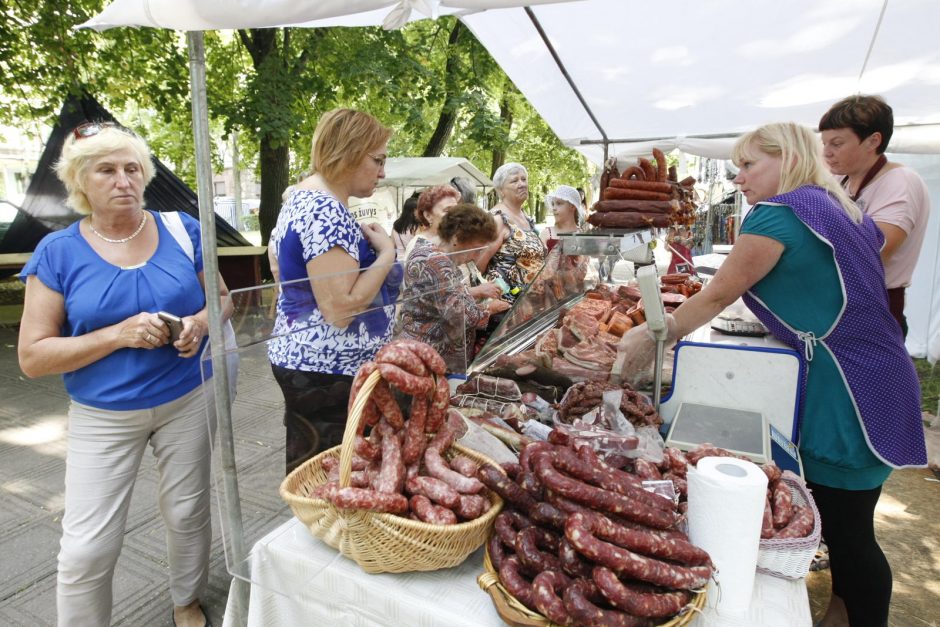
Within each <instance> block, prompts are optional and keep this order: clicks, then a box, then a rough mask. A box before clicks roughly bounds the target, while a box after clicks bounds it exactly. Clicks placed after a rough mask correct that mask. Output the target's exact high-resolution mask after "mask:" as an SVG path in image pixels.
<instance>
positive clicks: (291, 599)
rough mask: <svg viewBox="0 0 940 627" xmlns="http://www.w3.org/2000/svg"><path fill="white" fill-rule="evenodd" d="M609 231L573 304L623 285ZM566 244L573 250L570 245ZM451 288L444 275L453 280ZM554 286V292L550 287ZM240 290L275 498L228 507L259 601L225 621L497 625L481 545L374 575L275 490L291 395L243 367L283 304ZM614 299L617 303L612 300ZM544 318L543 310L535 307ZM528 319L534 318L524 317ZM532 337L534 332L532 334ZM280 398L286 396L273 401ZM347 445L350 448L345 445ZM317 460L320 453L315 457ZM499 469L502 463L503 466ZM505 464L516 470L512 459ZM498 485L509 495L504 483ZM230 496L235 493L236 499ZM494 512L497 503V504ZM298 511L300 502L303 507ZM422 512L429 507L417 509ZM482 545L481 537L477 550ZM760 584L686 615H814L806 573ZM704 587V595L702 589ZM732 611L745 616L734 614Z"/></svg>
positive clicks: (258, 355)
mask: <svg viewBox="0 0 940 627" xmlns="http://www.w3.org/2000/svg"><path fill="white" fill-rule="evenodd" d="M601 237H602V238H606V239H605V240H604V243H603V244H602V246H603V248H601V249H600V257H601V258H600V259H598V262H597V263H592V260H591V259H590V258H588V259H586V261H587V263H586V264H584V263H582V262H583V261H585V259H584V257H585V255H583V254H579V255H577V256H579V257H581V258H582V259H581V260H579V261H578V263H576V264H571V265H570V270H571V272H573V273H574V274H569V275H568V276H567V278H564V277H563V278H561V279H559V280H560V281H561V286H567V288H572V289H570V292H568V293H567V294H568V295H569V296H570V297H571V300H570V301H569V302H568V304H570V305H571V306H572V307H577V306H578V305H579V304H580V303H584V304H583V305H581V309H584V310H586V311H593V308H596V307H598V306H600V305H598V303H597V302H593V303H592V302H591V301H596V300H597V299H596V297H597V296H598V295H603V294H608V295H613V294H614V292H612V291H611V288H610V287H609V283H607V282H605V281H606V279H608V278H609V275H610V273H611V269H612V266H613V262H614V261H619V260H620V259H621V258H622V255H621V251H620V246H619V243H617V242H616V241H614V242H613V243H612V242H611V241H609V240H610V238H609V236H601ZM589 241H590V240H583V239H582V240H580V241H578V242H577V245H578V246H579V247H582V246H584V245H585V242H589ZM595 242H596V240H595ZM591 245H594V244H591ZM561 248H562V249H564V244H563V245H562V246H561ZM611 251H613V252H611ZM579 252H583V250H579ZM588 257H589V256H588ZM557 267H560V266H556V268H557ZM556 276H557V273H556ZM572 277H580V279H579V280H582V281H583V280H584V279H585V278H587V277H590V281H589V285H588V287H589V288H590V289H591V290H595V291H596V293H595V294H594V297H589V295H588V294H587V293H586V291H584V289H585V287H584V285H585V284H584V283H581V284H577V283H576V282H572V281H571V278H572ZM307 286H309V282H307V281H302V282H300V283H299V284H298V285H297V286H295V287H297V288H300V289H308V288H307ZM281 287H282V288H283V287H284V286H281ZM451 287H452V286H444V289H445V290H446V289H450V288H451ZM542 287H543V289H542V291H541V294H540V297H541V298H542V299H543V302H548V301H549V299H553V298H555V297H556V292H555V287H559V284H555V287H552V285H551V284H549V283H546V284H543V286H542ZM549 292H551V296H549V295H548V293H549ZM533 293H538V292H537V291H536V292H533ZM624 294H625V296H629V295H630V294H631V292H630V291H629V290H627V291H626V292H625V293H624ZM235 296H236V300H237V301H239V302H241V303H242V310H241V314H240V315H238V312H237V315H236V320H235V327H236V329H237V330H238V331H239V334H238V335H239V348H238V349H237V350H236V351H234V352H237V353H238V354H239V355H240V356H241V357H242V360H241V367H240V371H242V372H241V373H240V376H239V377H238V379H237V380H238V390H239V391H238V393H237V394H236V398H235V408H234V409H233V416H234V417H235V419H236V420H241V419H244V418H247V419H248V420H249V424H250V425H251V426H250V427H249V428H248V429H247V430H239V429H238V428H236V430H235V439H236V464H235V469H237V472H238V473H239V474H240V475H241V477H242V480H243V481H247V482H252V483H254V484H258V485H260V486H262V488H263V493H265V494H268V493H269V495H270V497H272V498H271V499H270V500H265V502H264V503H261V502H260V501H258V500H257V499H247V500H245V501H243V502H239V503H238V507H236V508H234V509H231V508H230V509H225V508H223V509H224V511H223V512H222V516H221V517H222V519H223V520H222V528H223V536H224V541H225V546H226V560H227V566H228V569H229V572H230V573H231V574H232V575H233V577H234V580H233V591H234V590H235V589H236V588H237V587H238V585H237V584H238V583H242V582H245V583H250V586H251V590H250V600H249V604H248V609H247V612H245V613H240V612H239V611H238V609H237V608H238V606H239V603H238V602H237V599H238V598H239V597H238V595H237V594H234V593H233V594H232V595H231V596H230V601H231V605H232V606H231V607H229V608H227V612H226V623H227V624H233V625H235V624H246V623H247V624H251V625H281V624H283V625H293V624H305V623H308V622H311V620H310V618H311V617H314V621H313V622H317V621H316V619H317V618H322V619H323V620H322V621H320V622H324V623H329V624H370V625H371V624H389V625H401V624H427V625H432V624H442V625H443V624H447V625H460V624H474V625H490V624H492V625H498V624H499V623H500V622H501V619H500V615H499V614H498V613H497V611H496V610H495V609H494V606H493V604H492V601H491V600H490V599H489V597H488V596H487V594H485V593H484V592H483V591H482V590H480V588H479V585H478V580H477V578H478V576H479V575H481V573H483V571H484V564H483V557H482V552H481V550H477V551H475V552H471V553H470V555H469V557H467V559H466V560H464V561H458V562H450V563H452V564H457V565H456V566H453V567H450V568H442V569H438V570H432V571H429V572H425V573H414V572H398V571H396V574H389V573H388V572H381V573H380V574H368V573H367V572H365V570H364V566H362V564H361V562H360V563H357V562H358V559H356V558H355V556H351V557H353V559H349V558H347V557H346V555H349V554H348V553H346V551H345V549H344V548H343V547H342V546H340V547H339V551H337V550H336V549H333V548H331V547H330V544H333V543H332V542H329V540H328V539H326V538H324V540H320V539H317V538H315V537H314V535H317V536H318V537H320V534H312V533H311V529H310V528H308V526H309V525H310V524H313V523H311V522H310V521H307V520H304V521H303V522H301V521H300V520H297V519H295V518H292V517H290V513H289V512H288V511H287V510H286V507H285V506H284V505H283V502H280V501H279V499H278V498H277V496H276V494H277V491H278V488H279V487H280V488H281V489H282V494H283V486H284V485H286V484H287V483H289V482H290V478H288V480H287V481H284V472H283V466H282V459H283V457H281V452H282V451H283V438H282V436H281V434H282V433H283V431H282V430H281V429H279V428H278V426H279V422H280V418H281V409H280V407H281V405H280V404H279V401H280V400H281V399H280V395H279V394H278V393H277V389H276V387H275V386H274V385H273V382H271V381H270V375H269V376H268V377H267V379H266V380H264V381H262V380H261V379H252V378H251V377H246V376H244V374H245V373H244V372H243V371H245V370H246V369H247V368H246V366H248V365H254V366H260V369H261V370H262V371H263V370H265V366H268V364H267V357H268V354H267V353H268V351H267V347H268V344H269V342H271V341H273V340H276V339H277V337H278V332H277V330H276V325H275V324H274V322H273V321H272V319H271V318H272V317H273V315H272V310H270V309H266V308H265V303H270V302H271V297H272V296H273V294H268V295H267V297H265V296H264V295H262V296H260V297H256V295H249V296H247V297H245V298H239V297H238V296H239V295H238V294H237V293H236V295H235ZM414 296H415V295H414V294H408V293H407V291H406V292H405V293H404V294H403V295H402V296H401V297H400V299H399V301H398V302H397V306H398V307H401V306H405V305H407V300H408V299H409V298H411V297H414ZM561 297H562V298H561V302H562V303H563V304H561V305H560V308H559V310H556V312H554V314H553V315H554V316H555V319H556V321H557V319H558V314H559V311H560V309H564V308H566V305H565V304H564V301H565V299H566V298H567V297H568V296H566V293H565V292H563V293H562V294H561ZM377 306H382V307H388V306H389V304H388V303H382V304H381V305H377ZM604 306H605V307H610V303H607V305H604ZM538 317H540V316H536V318H538ZM529 320H532V318H529ZM582 322H584V321H582ZM522 326H523V327H524V326H526V325H525V321H524V322H523V325H522ZM459 331H460V333H458V335H460V336H461V337H462V336H463V329H460V330H459ZM305 332H306V329H304V328H302V327H301V328H299V329H295V330H294V331H292V333H298V334H301V335H300V337H307V336H305V335H303V334H304V333H305ZM281 336H283V333H282V334H281ZM529 339H530V340H531V341H534V340H535V338H532V337H530V338H529ZM308 341H309V338H308ZM589 365H590V364H588V363H587V359H586V358H585V357H584V356H583V355H582V360H581V363H580V365H577V364H576V366H577V367H579V368H581V369H583V370H587V369H588V367H589ZM412 366H413V364H412ZM434 372H437V371H434ZM441 372H443V371H441ZM272 388H273V392H272ZM272 400H274V401H275V402H274V403H272V402H270V401H272ZM354 405H360V403H354ZM403 409H404V407H403ZM352 411H353V413H356V412H358V411H360V410H358V409H353V410H352ZM258 418H262V419H263V421H265V423H266V424H267V426H266V427H265V426H261V425H260V424H258V422H259V421H257V419H258ZM272 426H273V427H274V428H273V429H272V428H271V427H272ZM380 433H382V438H383V440H384V439H385V438H386V437H387V436H386V435H385V434H384V433H383V432H382V431H380ZM405 437H407V433H406V434H405ZM526 441H528V440H527V439H526V438H525V437H524V436H523V437H521V439H520V440H519V442H526ZM256 443H259V444H260V443H264V444H265V446H261V447H255V446H253V445H254V444H256ZM429 446H430V445H429ZM522 446H524V444H520V446H519V449H520V450H521V448H522ZM382 448H383V449H384V448H385V447H384V445H383V446H382ZM347 449H348V447H347V448H346V449H343V450H347ZM349 450H351V449H349ZM246 451H247V452H248V454H246ZM318 457H319V456H318ZM383 457H384V455H383ZM316 459H317V457H315V458H313V459H311V460H309V461H310V462H315V461H316ZM344 463H345V462H344ZM302 467H303V466H302ZM302 467H301V468H302ZM235 469H229V468H227V467H226V468H221V469H220V471H221V472H217V476H222V477H224V478H227V476H228V475H229V474H230V473H231V472H232V471H233V470H235ZM298 470H300V469H298ZM492 470H493V471H494V472H497V470H496V469H495V468H492ZM348 471H349V470H348V467H345V470H342V471H341V473H340V476H346V477H350V476H351V475H343V474H342V473H348ZM503 471H505V472H509V471H508V470H507V469H506V468H505V467H504V468H503ZM295 472H297V471H295ZM621 474H623V473H621ZM483 475H484V473H483V472H482V471H481V472H480V474H479V476H480V479H483ZM540 476H541V474H540ZM347 480H348V479H342V480H341V481H347ZM509 483H512V482H511V481H510V482H509ZM667 483H668V482H667ZM236 485H237V484H236ZM341 485H342V484H341ZM486 486H487V488H491V489H494V490H495V487H493V486H491V485H490V484H489V483H487V484H486ZM231 487H232V485H231V483H226V485H225V489H226V490H230V489H231ZM319 487H320V486H319V484H317V485H311V486H308V488H309V492H316V490H317V488H319ZM308 488H304V489H303V490H301V492H303V493H308ZM338 488H339V486H337V489H338ZM255 493H257V490H256V491H255ZM497 493H499V495H500V496H504V495H503V494H502V493H501V492H499V491H498V490H497ZM323 494H324V496H323V497H315V498H321V499H327V500H329V499H332V496H330V495H331V494H333V493H332V492H330V491H326V492H323ZM303 495H304V496H305V494H303ZM461 498H462V497H461ZM504 498H505V497H504ZM226 502H227V503H229V501H226ZM493 502H494V503H498V502H499V501H498V500H494V501H493ZM494 511H496V509H495V508H494ZM294 513H295V514H296V513H297V510H296V509H295V510H294ZM412 513H419V512H418V510H417V509H416V510H414V511H413V512H412ZM297 515H299V514H297ZM406 522H407V521H406ZM408 524H414V523H408ZM434 526H435V525H433V524H431V525H424V527H434ZM458 526H460V525H458ZM493 537H494V536H491V538H490V542H492V541H493ZM472 550H473V549H472V548H471V549H470V551H472ZM464 555H466V553H465V554H464ZM404 570H409V569H404ZM753 594H754V595H755V596H754V598H755V599H756V601H754V602H753V603H752V604H751V607H750V609H749V610H748V611H745V612H742V613H741V616H732V615H730V614H729V613H728V612H723V613H721V615H719V613H718V612H717V611H716V610H715V609H714V607H713V603H707V604H706V605H705V607H704V609H703V610H701V611H702V614H701V615H698V614H694V615H693V614H688V615H686V616H685V617H684V619H683V620H682V621H681V624H698V625H712V624H716V625H717V624H757V625H777V624H779V625H802V624H808V623H809V607H808V603H807V600H806V589H805V586H804V585H803V582H802V581H801V580H799V579H795V580H787V579H778V578H775V577H770V576H767V575H762V574H761V575H758V576H757V577H756V580H755V586H754V588H753ZM709 597H714V598H713V599H712V601H715V600H717V598H718V595H717V594H711V593H710V594H709ZM699 598H702V599H704V597H702V596H701V595H699ZM732 619H734V620H737V621H738V622H728V621H729V620H732ZM676 624H680V623H676Z"/></svg>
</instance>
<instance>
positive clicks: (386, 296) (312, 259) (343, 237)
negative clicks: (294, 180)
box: [268, 109, 401, 472]
mask: <svg viewBox="0 0 940 627" xmlns="http://www.w3.org/2000/svg"><path fill="white" fill-rule="evenodd" d="M390 135H391V131H390V130H389V129H387V128H385V127H384V126H382V124H380V123H379V121H378V120H376V119H375V118H373V117H372V116H371V115H368V114H366V113H362V112H359V111H354V110H351V109H334V110H333V111H330V112H328V113H326V114H325V115H324V116H323V117H322V118H321V119H320V122H319V123H318V124H317V128H316V130H315V131H314V133H313V149H312V152H311V155H310V166H311V170H312V172H313V174H312V175H311V176H310V177H308V178H306V179H304V180H303V181H301V182H300V183H298V184H297V185H296V186H295V189H294V191H293V192H292V193H291V195H290V196H289V197H288V198H287V201H286V202H285V203H284V205H283V207H282V208H281V213H280V215H279V216H278V220H277V224H276V225H275V227H274V230H273V231H272V232H271V240H270V242H269V246H270V247H271V248H273V249H274V256H275V257H276V259H277V265H278V270H279V272H280V278H281V283H282V285H281V287H282V289H281V294H280V296H279V297H278V302H277V319H276V320H275V323H274V333H273V334H274V335H275V338H274V339H273V340H271V342H270V343H269V345H268V358H269V359H270V361H271V368H272V370H273V371H274V378H275V379H276V380H277V382H278V385H280V387H281V391H282V392H283V393H284V402H285V408H284V424H285V427H286V428H287V453H286V455H287V472H290V471H291V470H293V469H294V468H296V467H297V466H299V465H300V464H301V463H302V462H304V461H305V460H307V459H309V458H310V457H312V456H313V455H314V454H316V453H318V452H320V451H322V450H325V449H327V448H330V447H332V446H335V445H337V444H339V443H340V442H342V439H343V430H344V429H345V424H346V407H347V402H348V400H349V390H350V386H351V383H352V378H353V375H354V374H355V373H356V370H358V368H359V366H360V365H362V363H363V362H365V361H368V360H369V359H372V357H373V356H374V355H375V353H376V351H378V349H379V348H381V347H382V346H383V345H384V344H385V343H386V342H388V340H389V338H390V337H391V332H392V324H393V316H394V313H395V307H394V303H395V298H396V297H397V294H398V283H399V282H400V278H399V277H400V276H401V271H400V269H399V268H397V267H395V266H394V265H393V264H394V261H395V245H394V243H393V242H392V240H391V238H390V237H389V236H388V234H387V233H386V232H385V230H384V229H382V227H381V226H379V225H377V224H364V225H359V224H358V223H357V222H356V220H355V218H353V216H352V214H351V213H350V212H349V210H348V209H347V206H348V205H349V197H350V196H356V197H358V198H366V197H368V196H371V195H372V192H373V191H374V190H375V186H376V184H377V183H378V182H379V180H380V179H383V178H385V160H386V158H387V152H388V139H389V136H390ZM393 268H394V271H393ZM360 312H364V313H360Z"/></svg>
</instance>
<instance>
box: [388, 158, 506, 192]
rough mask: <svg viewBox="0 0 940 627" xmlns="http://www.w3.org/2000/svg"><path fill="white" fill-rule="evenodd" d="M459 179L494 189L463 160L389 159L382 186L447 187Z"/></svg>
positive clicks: (477, 171) (487, 179)
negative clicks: (445, 185)
mask: <svg viewBox="0 0 940 627" xmlns="http://www.w3.org/2000/svg"><path fill="white" fill-rule="evenodd" d="M456 176H460V177H463V178H465V179H467V180H468V181H470V183H471V184H473V186H474V187H493V181H491V180H490V177H488V176H487V175H485V174H484V173H483V172H481V171H480V170H479V169H478V168H477V167H476V166H475V165H473V164H472V163H470V162H469V161H467V160H466V159H464V158H462V157H390V158H389V159H388V161H386V162H385V178H384V179H382V181H380V182H379V186H383V185H392V186H394V187H419V186H420V187H423V186H427V185H444V184H445V183H450V181H451V179H453V178H454V177H456Z"/></svg>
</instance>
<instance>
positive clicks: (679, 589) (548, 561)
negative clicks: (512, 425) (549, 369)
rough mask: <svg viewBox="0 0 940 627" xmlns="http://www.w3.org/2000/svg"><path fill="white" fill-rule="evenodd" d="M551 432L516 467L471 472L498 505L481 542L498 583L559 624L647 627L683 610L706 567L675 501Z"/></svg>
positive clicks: (525, 450) (530, 447) (707, 572)
mask: <svg viewBox="0 0 940 627" xmlns="http://www.w3.org/2000/svg"><path fill="white" fill-rule="evenodd" d="M556 433H557V432H555V431H553V432H552V434H553V436H552V437H551V438H550V440H552V441H548V442H533V443H531V444H529V445H527V446H526V447H525V448H523V449H522V451H521V454H520V456H519V463H518V464H503V465H502V467H501V468H496V467H493V466H488V465H484V466H482V467H481V468H480V471H479V475H478V477H479V479H480V480H481V481H482V482H483V483H484V485H486V486H487V487H488V488H490V489H491V490H493V491H494V492H496V493H497V494H499V495H501V496H502V497H503V499H504V500H505V502H506V509H504V511H502V512H501V513H500V514H499V515H498V516H497V517H496V520H495V522H494V533H493V535H492V536H491V537H490V539H489V542H488V544H487V551H488V554H489V556H490V560H491V561H492V563H493V566H494V568H495V569H496V570H497V572H498V575H499V579H500V582H501V583H502V584H503V586H504V587H505V588H506V590H507V591H508V592H509V593H510V594H511V595H513V596H514V597H515V598H516V599H517V600H518V601H519V602H520V603H522V604H523V605H525V606H526V607H528V608H529V609H530V610H532V611H534V612H538V613H540V614H542V615H543V616H544V617H546V618H548V619H549V620H551V621H552V622H555V623H558V624H560V625H653V624H655V623H656V622H662V619H663V618H664V617H669V616H674V615H676V614H678V613H679V612H681V611H684V608H686V607H687V606H688V605H689V603H690V601H691V599H692V596H693V592H694V591H695V590H698V589H700V588H702V587H704V586H705V585H706V583H707V582H708V580H709V578H710V577H711V576H712V572H713V566H712V563H711V560H710V559H709V556H708V554H707V553H706V552H705V551H703V550H702V549H700V548H698V547H696V546H694V545H692V544H691V543H690V542H689V540H688V537H687V536H686V535H685V534H684V533H682V532H681V531H679V530H677V529H676V528H675V526H676V523H677V522H678V520H679V514H678V513H677V511H676V509H675V505H674V503H673V502H672V501H671V500H669V499H667V498H665V497H662V496H660V495H658V494H654V493H652V492H648V491H646V490H645V489H644V488H643V484H642V479H641V478H640V477H639V476H637V475H636V474H633V473H630V472H626V471H624V470H621V469H620V468H616V467H614V466H611V465H609V464H607V463H606V462H605V461H604V460H602V459H600V458H599V457H598V455H597V454H596V453H595V451H594V450H593V449H592V448H591V447H589V446H579V447H578V448H575V445H576V441H574V440H572V441H568V440H566V438H565V437H564V436H559V435H556Z"/></svg>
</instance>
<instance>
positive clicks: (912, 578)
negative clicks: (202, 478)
mask: <svg viewBox="0 0 940 627" xmlns="http://www.w3.org/2000/svg"><path fill="white" fill-rule="evenodd" d="M240 339H241V340H242V343H244V338H240ZM15 343H16V331H15V329H13V328H10V327H2V326H0V488H2V489H0V556H2V557H0V625H4V626H5V625H11V626H19V625H24V626H29V627H33V626H37V625H53V624H54V622H55V576H56V561H55V557H56V552H57V550H58V539H59V534H60V519H61V516H62V502H63V475H64V456H65V429H66V409H67V404H68V398H67V396H66V394H65V391H64V388H63V386H62V383H61V379H60V378H59V377H44V378H41V379H35V380H27V379H25V378H24V377H23V375H22V374H21V373H20V370H19V367H18V365H17V361H16V347H15ZM238 389H239V393H238V400H237V401H236V403H235V407H234V409H233V419H234V421H235V425H236V434H237V437H236V460H237V467H238V471H239V475H238V476H239V486H238V487H239V494H240V497H241V509H242V516H243V520H244V528H245V540H246V545H247V546H249V547H250V546H251V545H252V544H253V543H254V541H255V540H256V539H257V538H259V537H261V536H262V535H264V534H265V533H266V532H267V531H269V530H270V529H272V528H274V527H275V526H276V525H277V524H279V522H281V521H283V520H286V519H287V518H289V517H290V512H289V510H287V508H286V507H285V506H284V505H282V501H281V499H280V498H279V497H278V494H277V488H278V486H279V484H280V481H281V478H282V476H283V458H284V454H283V438H284V435H283V427H282V426H281V415H282V399H281V395H280V392H279V390H278V388H277V385H276V384H275V382H274V381H273V379H272V378H271V374H270V369H269V368H268V364H267V359H266V357H265V355H264V346H263V345H260V344H259V345H256V346H255V347H253V348H251V349H248V350H247V351H246V352H245V353H243V356H242V367H241V371H240V375H239V387H238ZM217 474H218V473H217ZM930 478H932V474H931V473H930V472H929V471H926V470H906V471H901V472H896V473H894V474H893V475H892V477H891V479H890V480H889V482H888V483H887V484H886V486H885V493H884V496H883V497H882V499H881V502H880V504H879V508H878V515H877V527H878V533H879V537H880V539H881V542H882V545H883V546H884V548H885V552H886V553H887V554H888V559H889V560H890V561H891V564H892V566H893V568H894V575H895V587H894V601H893V604H892V619H891V624H892V625H897V626H899V627H908V626H911V627H925V626H933V627H936V626H937V625H938V624H940V622H938V620H940V618H938V617H940V498H938V496H940V483H934V482H931V481H926V480H925V479H930ZM155 481H156V472H155V468H154V464H153V459H152V457H149V456H145V458H144V463H143V465H142V467H141V470H140V474H139V476H138V481H137V486H136V489H135V492H134V497H133V501H132V505H131V511H130V515H129V518H128V525H127V533H126V537H125V542H124V550H123V553H122V554H121V558H120V560H119V561H118V564H117V569H116V571H115V577H114V614H113V623H114V624H115V625H132V626H137V625H147V626H150V625H155V626H166V625H171V624H172V622H171V620H170V612H171V608H172V604H171V601H170V598H169V593H168V590H167V579H166V577H167V571H166V557H165V542H164V530H163V523H162V521H161V519H160V516H159V514H158V512H157V509H156V506H155ZM225 514H226V512H225V510H220V509H219V504H218V501H217V500H214V501H213V529H214V532H213V537H214V538H215V540H214V543H213V551H212V561H211V573H210V578H209V592H208V597H207V598H206V599H205V601H206V605H207V608H208V611H209V615H210V618H211V619H212V622H213V623H214V624H215V625H221V624H222V615H223V613H224V611H225V604H226V600H227V597H228V592H229V583H230V581H231V576H230V575H229V568H228V567H227V565H226V557H225V555H226V551H225V548H224V546H223V541H222V540H221V532H220V524H219V523H220V520H225V519H226V515H225ZM808 585H809V590H810V599H811V604H812V608H813V614H814V617H815V619H816V620H818V618H819V617H820V616H821V612H822V611H823V610H824V609H825V607H824V604H825V600H826V599H828V585H829V582H828V571H823V572H821V573H814V574H812V575H811V576H810V578H809V579H808ZM287 627H293V626H287Z"/></svg>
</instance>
